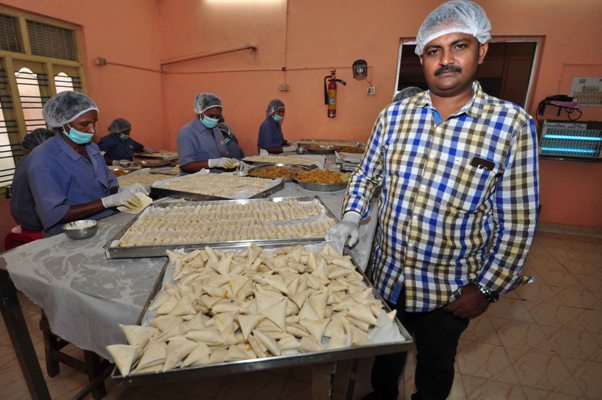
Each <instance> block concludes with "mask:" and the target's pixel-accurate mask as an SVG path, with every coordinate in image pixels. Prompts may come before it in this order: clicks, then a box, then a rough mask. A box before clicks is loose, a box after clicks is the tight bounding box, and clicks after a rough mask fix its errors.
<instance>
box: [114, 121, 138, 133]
mask: <svg viewBox="0 0 602 400" xmlns="http://www.w3.org/2000/svg"><path fill="white" fill-rule="evenodd" d="M130 129H132V124H130V121H128V120H127V119H125V118H116V119H114V120H113V121H112V122H111V124H110V125H109V132H110V133H124V132H127V131H129V130H130Z"/></svg>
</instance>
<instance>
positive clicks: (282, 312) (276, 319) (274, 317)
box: [260, 298, 286, 330]
mask: <svg viewBox="0 0 602 400" xmlns="http://www.w3.org/2000/svg"><path fill="white" fill-rule="evenodd" d="M260 313H261V314H262V315H264V316H265V317H266V318H267V319H269V320H270V321H272V322H273V323H275V324H276V325H278V327H279V328H280V329H281V330H284V327H285V324H286V299H285V298H282V299H281V300H280V301H279V302H278V303H276V304H274V305H273V306H271V307H269V308H265V309H262V310H261V311H260Z"/></svg>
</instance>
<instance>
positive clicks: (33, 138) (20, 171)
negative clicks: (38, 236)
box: [10, 128, 54, 231]
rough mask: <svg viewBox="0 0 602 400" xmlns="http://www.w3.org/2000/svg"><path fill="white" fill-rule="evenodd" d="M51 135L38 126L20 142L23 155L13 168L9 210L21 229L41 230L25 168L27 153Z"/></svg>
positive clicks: (27, 164) (51, 135)
mask: <svg viewBox="0 0 602 400" xmlns="http://www.w3.org/2000/svg"><path fill="white" fill-rule="evenodd" d="M53 136H54V133H53V132H52V131H51V130H48V129H46V128H38V129H35V130H33V131H31V132H30V133H28V134H27V135H25V137H24V138H23V142H22V143H21V146H22V147H23V154H24V155H25V156H24V157H23V158H21V160H19V162H18V163H17V167H16V168H15V174H14V176H13V183H12V185H11V188H10V194H11V196H10V211H11V213H12V215H13V218H14V219H15V221H17V222H18V223H19V225H20V226H21V230H22V231H41V230H42V222H41V221H40V219H39V218H38V214H36V210H35V204H34V201H33V195H32V194H31V188H30V187H29V180H28V179H27V168H28V167H29V160H30V157H29V153H30V152H31V151H32V150H33V149H34V148H36V147H37V146H38V145H39V144H42V143H43V142H44V141H46V140H47V139H50V138H51V137H53Z"/></svg>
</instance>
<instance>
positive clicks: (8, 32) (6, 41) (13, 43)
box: [0, 14, 23, 52]
mask: <svg viewBox="0 0 602 400" xmlns="http://www.w3.org/2000/svg"><path fill="white" fill-rule="evenodd" d="M0 50H7V51H15V52H22V51H23V46H22V45H21V35H20V32H19V19H18V18H16V17H13V16H10V15H4V14H0Z"/></svg>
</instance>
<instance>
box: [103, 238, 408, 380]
mask: <svg viewBox="0 0 602 400" xmlns="http://www.w3.org/2000/svg"><path fill="white" fill-rule="evenodd" d="M168 258H169V260H168V262H167V265H166V266H165V268H164V270H163V272H162V273H161V275H160V276H159V278H158V279H157V283H156V284H155V287H154V289H153V291H152V292H151V293H150V295H149V298H148V300H147V303H146V305H145V307H144V309H143V311H142V313H141V315H140V318H139V320H138V323H137V324H136V325H121V326H120V327H121V329H122V331H123V333H124V336H125V339H126V341H127V344H126V343H123V344H112V345H109V346H108V347H107V350H108V351H109V353H110V354H111V355H112V357H113V360H114V361H115V364H116V365H117V368H116V369H115V370H114V372H113V375H112V378H113V379H114V380H115V381H116V383H118V384H120V385H125V386H130V385H132V386H135V385H145V384H150V383H159V382H170V381H172V382H175V381H180V380H182V381H184V380H190V379H198V378H202V377H210V376H219V375H226V374H234V373H240V372H249V371H259V370H266V369H270V368H285V367H299V366H303V365H312V364H318V363H325V362H334V361H339V360H348V359H357V358H363V357H372V356H375V355H379V354H388V353H395V352H401V351H405V350H408V349H409V348H410V346H411V343H412V338H411V336H410V335H409V334H408V332H407V331H406V329H405V328H404V327H403V326H402V325H401V324H400V323H399V321H398V320H397V319H396V318H395V312H394V311H391V310H390V309H389V307H388V306H387V304H386V303H385V302H384V301H383V299H382V298H381V297H380V295H379V294H378V292H377V291H376V290H375V289H374V287H373V286H372V285H371V283H370V282H369V280H368V279H367V278H366V276H365V275H363V273H362V272H361V271H360V270H359V269H358V268H357V265H356V263H355V261H354V260H353V259H352V258H351V257H349V256H342V255H340V254H337V253H336V252H334V250H332V249H331V248H330V247H329V246H328V245H324V244H320V245H315V244H305V245H295V246H290V247H285V248H269V247H265V248H260V247H257V246H251V247H247V248H244V249H234V250H223V249H215V248H211V247H205V248H202V249H196V250H194V251H191V252H184V251H180V250H176V251H173V252H172V251H169V252H168Z"/></svg>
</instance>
